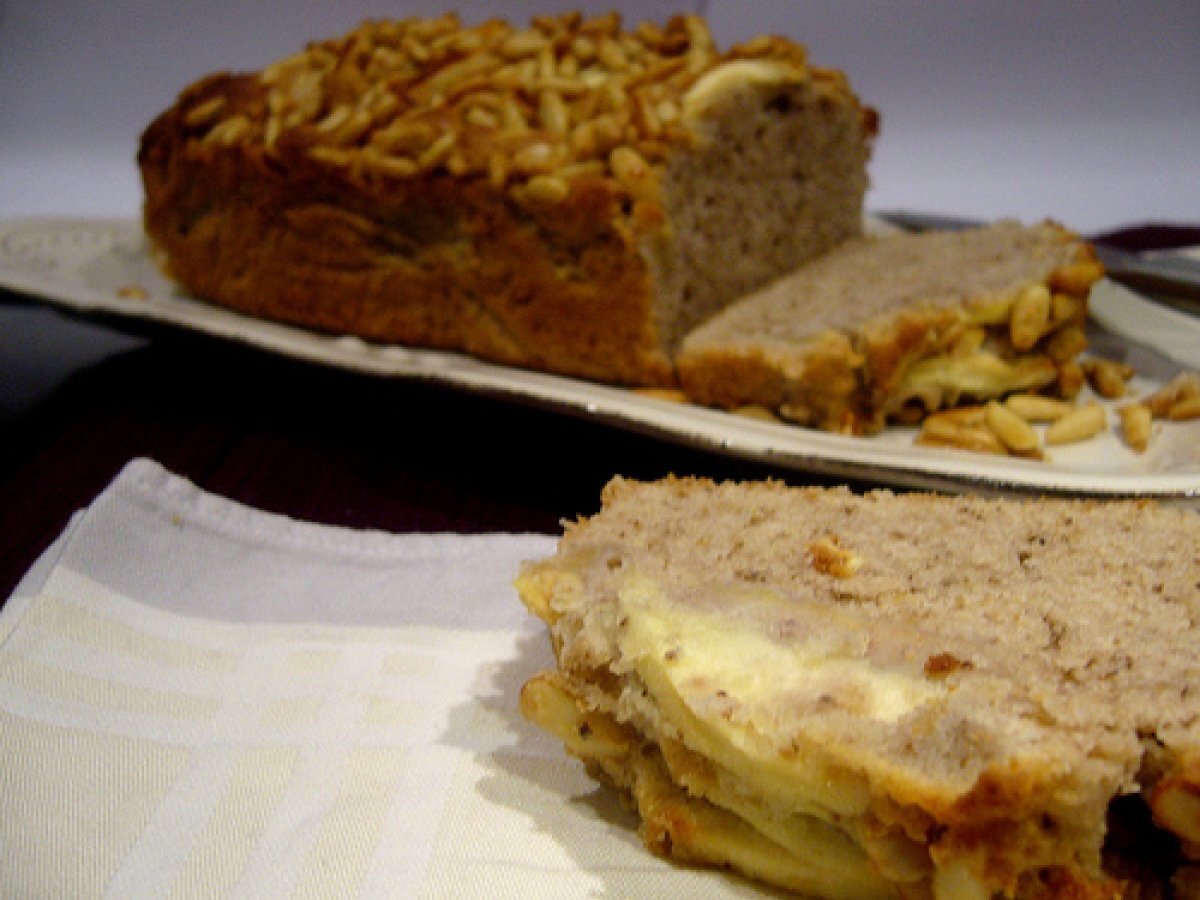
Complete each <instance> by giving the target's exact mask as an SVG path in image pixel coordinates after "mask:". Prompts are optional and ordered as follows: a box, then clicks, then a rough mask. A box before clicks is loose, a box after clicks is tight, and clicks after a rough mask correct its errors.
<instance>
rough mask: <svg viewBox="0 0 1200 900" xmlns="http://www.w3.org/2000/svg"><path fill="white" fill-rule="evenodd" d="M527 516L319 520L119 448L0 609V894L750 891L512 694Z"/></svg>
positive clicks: (533, 665)
mask: <svg viewBox="0 0 1200 900" xmlns="http://www.w3.org/2000/svg"><path fill="white" fill-rule="evenodd" d="M553 547H554V539H553V538H551V537H548V536H543V535H487V536H474V537H471V536H456V535H389V534H382V533H377V532H356V531H351V530H346V529H337V528H328V527H323V526H315V525H312V524H308V523H301V522H296V521H293V520H289V519H286V518H283V517H280V516H276V515H270V514H267V513H263V512H261V511H256V510H251V509H248V508H246V507H243V506H240V505H238V504H235V503H233V502H230V501H228V500H225V499H222V498H219V497H214V496H212V495H208V494H205V493H204V492H202V491H200V490H198V489H197V488H196V487H195V486H193V485H191V484H189V483H187V482H186V481H184V480H182V479H180V478H178V477H176V476H174V475H172V474H170V473H168V472H166V471H165V470H163V469H162V468H161V467H160V466H158V465H157V464H155V463H153V462H150V461H147V460H137V461H134V462H132V463H131V464H130V465H129V466H128V467H127V468H126V469H125V470H124V471H123V472H122V473H121V475H120V476H119V477H118V478H117V479H116V481H115V482H114V483H113V484H112V485H111V486H110V487H109V488H108V489H107V490H106V491H105V492H104V493H103V494H102V495H101V496H100V497H99V498H98V499H97V500H96V501H95V502H94V503H93V504H92V505H91V506H90V507H89V508H88V509H86V510H84V511H82V512H81V513H79V514H78V515H77V516H76V517H75V519H74V520H73V522H72V523H71V525H70V527H69V528H68V529H67V531H66V532H65V533H64V535H63V536H62V537H61V538H60V539H59V541H58V542H57V543H56V544H55V545H54V546H53V547H51V548H50V549H49V550H48V551H47V552H46V554H45V555H44V556H43V558H42V559H41V560H40V561H39V562H38V564H37V565H36V566H35V567H34V568H33V569H32V570H31V571H30V572H29V574H28V576H27V577H26V578H25V579H24V580H23V581H22V583H21V585H20V586H19V587H18V589H17V591H16V593H15V594H14V596H13V597H12V598H11V599H10V600H9V601H8V603H7V604H6V606H5V607H4V609H3V611H2V612H0V896H3V897H5V898H23V897H30V898H39V900H40V898H67V897H69V898H87V897H114V898H149V897H155V898H173V897H204V898H211V897H247V898H266V897H314V898H317V897H319V898H337V897H405V898H407V897H418V898H436V897H452V898H459V897H487V898H503V897H512V898H518V897H519V898H536V897H555V898H557V897H586V896H636V897H645V896H668V897H669V896H675V895H679V896H684V895H686V894H692V895H695V894H696V893H697V892H703V893H705V894H706V895H707V896H713V895H714V894H716V895H723V896H735V895H739V896H747V895H753V893H754V889H753V888H750V887H749V886H747V885H743V884H740V883H736V882H733V881H732V880H730V879H726V878H724V877H723V876H721V875H718V874H714V873H707V872H693V871H688V870H684V869H680V868H678V867H674V866H671V865H670V864H667V863H664V862H662V861H660V860H657V859H655V858H653V857H651V856H649V855H648V854H647V853H646V852H645V851H644V850H643V849H642V848H641V846H640V843H639V841H638V839H637V836H636V823H635V822H634V821H633V819H632V817H631V816H629V815H628V814H627V813H626V812H625V811H624V810H623V809H622V808H621V806H620V804H619V802H618V801H617V799H616V798H615V797H614V796H613V795H612V794H611V793H610V792H608V791H607V790H604V789H601V788H599V787H598V786H597V785H595V784H594V783H593V782H592V781H591V780H590V779H588V778H587V776H586V775H585V774H584V773H583V771H582V768H581V766H580V765H579V764H578V763H576V762H575V761H573V760H571V759H569V758H568V757H567V756H566V755H565V754H564V752H563V750H562V747H561V745H559V744H558V743H557V742H556V741H554V740H552V739H551V738H549V737H548V736H546V735H543V734H542V733H541V732H540V731H539V730H538V729H536V728H535V727H533V726H532V725H530V724H528V723H526V722H525V721H524V720H523V719H522V718H521V716H520V714H519V712H518V711H517V692H518V690H519V687H520V685H521V684H522V683H523V682H524V680H525V679H526V678H527V677H528V676H529V675H530V674H532V673H533V672H535V671H537V670H539V669H541V668H544V667H547V666H549V665H550V664H551V658H550V655H549V651H548V648H547V641H546V638H545V635H544V631H543V628H542V626H541V624H540V623H538V622H535V621H533V620H532V618H531V617H530V616H529V615H528V614H527V613H526V612H525V610H524V609H523V608H522V607H521V605H520V602H519V600H518V599H517V597H516V594H515V592H514V590H513V588H512V586H511V582H512V579H513V576H514V575H515V574H516V571H517V567H518V565H519V563H520V561H521V560H523V559H527V558H533V557H538V556H542V555H545V554H548V553H550V552H552V550H553Z"/></svg>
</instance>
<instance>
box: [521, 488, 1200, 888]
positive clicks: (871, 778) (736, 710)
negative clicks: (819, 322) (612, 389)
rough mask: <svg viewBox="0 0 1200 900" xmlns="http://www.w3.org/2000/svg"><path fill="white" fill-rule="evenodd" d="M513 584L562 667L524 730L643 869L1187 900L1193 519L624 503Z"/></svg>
mask: <svg viewBox="0 0 1200 900" xmlns="http://www.w3.org/2000/svg"><path fill="white" fill-rule="evenodd" d="M517 586H518V589H519V592H520V594H521V598H522V600H523V601H524V603H525V604H526V605H527V607H528V608H529V609H530V610H531V611H532V612H533V613H534V614H536V615H537V616H539V617H540V618H542V619H544V620H545V621H546V623H547V624H548V626H549V632H550V636H551V639H552V644H553V648H554V651H555V655H556V658H557V661H558V668H557V670H556V671H552V672H547V673H543V674H540V675H537V676H535V677H533V678H532V679H531V680H530V681H529V682H528V683H527V684H526V685H525V687H524V689H523V691H522V695H521V706H522V709H523V711H524V712H525V714H526V715H527V716H528V717H529V718H531V719H532V720H533V721H535V722H537V723H539V724H540V725H542V726H544V727H545V728H547V729H549V730H550V731H551V732H553V733H555V734H556V735H558V736H560V737H561V738H562V739H563V741H564V743H565V745H566V747H567V750H568V751H569V752H570V753H572V754H574V755H575V756H577V757H579V758H580V759H581V760H582V761H583V762H584V763H585V765H586V766H587V768H588V770H589V771H590V772H591V773H592V774H593V775H595V776H596V777H597V778H599V779H601V780H602V781H605V782H607V783H609V784H611V785H614V786H615V787H616V788H618V789H619V790H621V791H622V792H623V794H624V795H625V796H626V797H627V798H628V799H629V800H630V802H631V803H632V805H633V806H634V807H635V808H636V809H637V811H638V813H639V814H640V817H641V820H642V826H641V830H642V837H643V839H644V841H645V842H646V844H647V846H648V847H649V848H650V849H651V850H652V851H654V852H656V853H659V854H661V855H664V856H668V857H671V858H673V859H677V860H680V861H684V862H690V863H698V864H703V865H713V866H721V867H729V868H732V869H735V870H737V871H740V872H742V873H744V874H746V875H748V876H750V877H752V878H756V879H761V880H763V881H766V882H769V883H771V884H773V885H776V886H779V887H783V888H787V889H791V890H795V891H798V892H801V893H804V894H808V895H812V896H816V897H827V898H853V900H866V898H874V897H880V898H884V897H887V898H906V900H912V898H934V900H976V898H978V900H989V898H993V897H1008V898H1024V900H1032V898H1038V900H1042V898H1060V900H1065V898H1072V900H1076V898H1122V897H1123V898H1134V897H1138V898H1143V897H1170V896H1176V897H1192V896H1195V894H1190V893H1188V890H1189V889H1192V888H1194V887H1195V885H1196V884H1197V871H1198V870H1197V868H1196V865H1195V864H1194V861H1196V860H1197V859H1200V695H1198V689H1200V654H1198V653H1197V650H1196V648H1197V646H1198V643H1197V639H1198V637H1200V623H1198V620H1200V527H1198V525H1197V518H1196V515H1195V514H1194V513H1193V512H1191V511H1187V510H1182V509H1175V508H1167V507H1158V506H1154V505H1150V504H1146V503H1134V502H1106V503H1100V502H1081V501H1070V500H1030V501H1016V500H985V499H977V498H950V497H936V496H928V495H894V494H891V493H887V492H875V493H870V494H867V495H856V494H853V493H851V492H849V491H846V490H822V489H790V488H787V487H784V486H783V485H781V484H778V483H761V484H733V483H726V484H715V483H712V482H708V481H704V480H695V479H668V480H665V481H661V482H656V483H637V482H630V481H626V480H622V479H616V480H614V481H613V482H611V483H610V484H609V486H608V487H607V489H606V490H605V492H604V497H603V508H602V510H601V511H600V512H599V513H598V514H597V515H595V516H593V517H591V518H588V519H584V520H581V521H578V522H575V523H573V524H571V525H569V526H568V528H567V530H566V533H565V535H564V537H563V538H562V541H561V543H560V546H559V549H558V552H557V553H556V554H555V555H554V556H553V557H551V558H549V559H546V560H543V561H539V562H536V563H531V564H529V565H528V566H527V567H526V568H525V570H524V571H523V573H522V574H521V575H520V578H519V580H518V583H517ZM1189 885H1190V886H1191V888H1189ZM1172 886H1173V887H1172ZM1172 890H1174V891H1175V893H1174V894H1172V893H1171V891H1172Z"/></svg>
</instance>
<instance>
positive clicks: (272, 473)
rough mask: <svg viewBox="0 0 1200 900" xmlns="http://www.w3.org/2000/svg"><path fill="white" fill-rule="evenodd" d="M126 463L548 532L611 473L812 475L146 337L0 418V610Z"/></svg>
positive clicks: (315, 513)
mask: <svg viewBox="0 0 1200 900" xmlns="http://www.w3.org/2000/svg"><path fill="white" fill-rule="evenodd" d="M10 300H11V298H10ZM139 456H146V457H150V458H153V459H155V460H157V461H158V462H159V463H161V464H162V465H164V466H166V467H167V468H168V469H170V470H172V471H173V472H176V473H177V474H180V475H183V476H185V477H187V478H189V479H191V480H192V481H194V482H195V483H196V484H198V485H200V486H201V487H203V488H205V489H207V490H209V491H212V492H215V493H218V494H221V495H224V496H227V497H231V498H234V499H236V500H239V501H242V502H244V503H247V504H251V505H253V506H255V507H258V508H261V509H265V510H270V511H273V512H279V513H284V514H287V515H289V516H293V517H296V518H300V519H305V520H309V521H315V522H323V523H328V524H337V525H346V526H351V527H355V528H378V529H384V530H387V531H392V532H410V531H452V532H458V533H479V532H492V531H534V532H542V533H556V532H558V531H559V530H560V522H561V521H562V520H563V519H564V518H574V517H576V516H579V515H582V514H588V513H591V512H594V511H595V509H596V508H597V506H598V502H599V494H600V489H601V488H602V486H603V485H604V483H605V482H606V481H607V480H608V479H609V478H611V477H612V476H613V475H615V474H621V475H627V476H633V477H641V478H654V477H659V476H662V475H666V474H668V473H676V474H701V475H708V476H712V477H716V478H751V477H766V476H770V475H775V476H781V477H782V476H787V477H788V478H789V479H790V480H795V481H800V482H804V481H813V479H807V478H805V477H804V476H803V475H802V474H800V475H797V474H796V473H786V472H779V471H775V470H772V469H770V468H769V467H767V466H762V465H756V464H752V463H748V462H741V461H737V460H732V459H728V458H725V457H722V456H720V455H717V454H711V453H707V452H701V451H698V450H694V449H691V448H687V447H683V446H680V445H677V444H673V443H668V442H665V441H662V440H658V439H655V438H652V437H647V436H644V435H639V434H635V433H632V432H628V431H624V430H618V429H616V428H613V427H611V426H608V425H603V424H600V423H598V422H595V421H589V420H587V419H585V418H580V417H577V416H571V415H566V414H563V413H561V412H558V411H553V410H549V409H545V408H537V407H533V406H525V405H519V404H517V403H514V402H511V401H505V400H498V399H495V398H491V397H485V396H479V395H475V394H472V393H470V392H466V391H462V390H456V389H450V388H445V387H441V386H437V385H432V384H427V383H422V382H417V381H408V380H399V379H386V378H376V377H372V376H364V375H358V374H352V373H347V372H344V371H339V370H336V369H329V368H324V367H321V366H318V365H313V364H306V363H301V362H296V361H293V360H289V359H286V358H282V357H278V356H274V355H271V354H268V353H265V352H260V351H256V350H252V349H249V348H245V347H241V346H239V345H236V344H231V343H226V342H223V341H219V340H216V339H208V338H203V337H197V336H190V335H187V334H183V333H173V332H161V333H158V334H155V335H153V336H152V337H151V339H150V341H149V343H148V344H147V345H146V346H144V347H141V348H138V349H134V350H131V351H128V352H124V353H120V354H118V355H116V356H113V357H111V358H109V359H106V360H104V361H102V362H100V363H98V364H96V365H94V366H91V367H88V368H85V369H82V370H81V371H78V372H76V373H74V374H73V375H71V376H70V377H69V378H67V380H66V381H65V382H63V383H62V384H61V385H60V386H58V387H57V389H56V390H54V391H53V392H52V393H50V394H49V395H48V396H46V397H45V398H44V399H42V400H41V401H40V402H39V403H37V404H36V405H34V406H33V407H32V408H30V409H28V410H25V411H24V412H22V413H21V414H20V415H18V416H16V417H15V418H13V419H12V420H10V421H8V422H6V423H4V425H3V433H0V598H6V597H7V596H8V595H9V594H10V593H11V591H12V588H13V587H14V586H15V585H16V583H17V581H18V580H19V579H20V577H21V575H22V574H23V573H24V572H25V571H26V570H27V569H28V567H29V566H30V565H31V564H32V563H33V561H34V560H35V559H36V558H37V556H38V554H40V553H41V552H42V550H43V549H45V547H46V546H47V545H48V544H50V542H51V541H53V539H54V538H55V537H56V536H57V535H58V534H59V533H60V532H61V531H62V529H63V527H64V526H65V525H66V523H67V521H68V519H69V517H70V516H71V514H72V513H73V512H74V511H75V510H77V509H79V508H81V507H83V506H85V505H86V504H87V503H89V502H90V501H91V500H92V499H93V498H94V497H95V495H96V494H97V493H98V492H100V491H101V490H103V488H104V487H105V486H106V485H107V484H108V483H109V482H110V481H111V480H112V479H113V477H114V476H115V475H116V474H117V472H118V471H119V470H120V469H121V467H122V466H124V465H125V464H126V463H127V462H128V461H129V460H131V459H133V458H135V457H139Z"/></svg>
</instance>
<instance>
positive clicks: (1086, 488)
mask: <svg viewBox="0 0 1200 900" xmlns="http://www.w3.org/2000/svg"><path fill="white" fill-rule="evenodd" d="M36 231H42V232H45V231H50V232H52V233H56V234H59V235H66V234H68V233H72V232H73V233H86V234H91V235H92V236H93V237H97V236H99V237H103V238H104V239H106V240H108V241H109V242H110V246H109V249H108V251H106V252H111V251H112V248H113V247H115V246H117V245H124V246H126V247H128V248H132V250H133V252H137V251H138V249H139V248H140V252H141V254H142V257H141V260H140V261H141V262H143V263H147V264H151V265H152V261H151V260H150V254H149V252H148V250H147V249H146V243H145V235H144V231H143V229H142V225H141V222H140V220H138V219H135V218H128V217H105V218H78V217H62V216H26V217H19V218H14V219H7V220H3V221H0V287H2V288H5V289H7V290H9V291H12V292H14V293H16V294H20V295H24V296H28V297H31V298H33V299H35V300H40V301H44V302H49V303H51V304H53V305H55V306H57V307H60V308H65V309H67V310H69V311H73V312H76V313H79V314H82V315H85V316H97V315H99V316H104V317H112V318H115V319H116V320H118V322H131V321H140V322H149V323H154V324H158V325H165V326H171V327H175V328H184V329H187V330H189V331H191V332H194V333H200V334H204V335H207V336H210V337H214V338H218V339H225V340H233V341H237V342H239V343H242V344H245V345H249V346H252V347H255V348H257V349H259V350H263V351H266V352H271V353H276V354H280V355H283V356H287V357H290V358H294V359H298V360H301V361H304V362H310V363H316V364H321V365H328V366H335V367H337V368H340V369H343V370H349V371H355V372H359V373H362V374H367V375H375V376H380V377H390V378H405V379H417V380H424V381H430V382H434V383H438V384H442V385H446V386H450V387H455V388H459V389H465V390H469V391H472V392H475V393H479V394H487V395H492V396H496V397H501V398H504V399H507V400H510V401H514V402H524V403H527V404H534V405H537V406H541V407H546V408H550V409H553V410H557V411H561V412H563V413H566V414H573V415H578V416H584V417H587V418H589V419H591V420H593V421H601V422H603V423H604V424H607V425H610V426H613V427H620V428H624V429H626V430H631V431H638V432H641V433H644V434H647V435H649V436H652V437H655V438H657V439H660V440H665V441H672V442H675V443H677V444H684V445H687V446H691V447H694V448H697V449H701V450H705V451H708V452H714V453H717V454H719V455H723V456H727V457H732V458H740V459H743V460H747V461H754V462H759V463H763V464H766V465H769V466H772V467H779V468H781V469H787V470H791V471H797V472H800V471H803V472H810V473H815V474H820V475H823V476H831V477H835V478H845V479H848V480H853V481H858V482H872V483H875V482H877V483H878V485H879V486H880V487H884V488H892V487H895V488H908V489H926V490H933V491H940V492H946V491H964V490H968V491H975V492H984V493H1000V494H1017V495H1029V494H1031V493H1042V494H1052V495H1059V496H1069V497H1081V498H1095V499H1121V498H1143V499H1144V498H1149V499H1162V500H1175V501H1183V502H1185V503H1188V504H1190V503H1193V502H1196V501H1200V469H1197V471H1195V472H1190V471H1183V472H1152V473H1129V472H1113V471H1111V470H1102V471H1089V470H1078V469H1061V468H1058V469H1056V468H1054V467H1053V466H1052V464H1046V463H1041V462H1037V461H1030V460H1020V459H1015V458H1008V457H995V458H991V457H987V458H984V456H983V455H982V454H967V453H966V452H956V451H952V450H939V449H937V448H912V447H906V448H903V453H901V448H900V447H899V446H896V447H892V446H890V445H883V444H880V443H876V442H874V441H872V439H871V438H861V437H849V436H845V435H836V434H831V433H827V432H822V431H818V430H814V429H807V428H802V427H801V426H797V425H793V424H789V423H772V422H760V421H757V420H753V419H748V418H746V417H740V416H737V415H735V414H733V413H729V412H726V411H723V410H716V409H708V408H705V407H701V406H697V405H693V404H681V403H674V402H670V401H664V400H659V399H656V398H653V397H648V396H644V395H641V394H638V393H636V392H635V391H633V390H631V389H628V388H623V387H620V386H613V385H606V384H602V383H599V382H591V381H586V380H583V379H578V378H572V377H570V376H565V375H557V374H552V373H545V372H540V371H536V370H531V369H521V368H516V367H511V366H504V365H501V364H499V363H492V362H488V361H486V360H482V359H478V358H475V357H471V356H469V355H466V354H464V353H460V352H457V351H449V350H435V349H426V348H412V347H407V346H401V345H383V344H375V343H371V342H368V341H366V340H363V339H362V338H358V337H355V336H352V335H331V334H324V333H320V332H317V331H314V330H310V329H306V328H303V327H302V326H297V325H289V324H285V323H281V322H275V321H270V320H263V319H256V318H253V317H250V316H247V315H245V314H242V313H239V312H236V311H234V310H230V309H226V308H224V307H221V306H217V305H215V304H210V303H206V302H204V301H200V300H196V299H194V298H190V297H187V296H186V295H183V294H181V293H174V294H172V295H170V296H162V295H159V294H156V293H152V294H151V295H150V296H148V297H143V298H138V297H121V296H118V294H117V292H116V291H115V290H113V289H111V288H110V289H105V290H101V289H99V288H97V287H94V286H92V287H89V286H88V285H86V284H84V283H82V281H79V280H78V279H76V280H75V281H72V279H71V278H70V277H68V275H78V272H77V270H73V269H70V268H69V267H68V268H67V269H66V270H65V272H64V271H58V272H52V273H50V274H47V272H45V271H43V272H38V271H36V270H34V269H33V268H32V267H26V268H24V269H23V268H22V267H21V266H19V265H14V263H13V257H12V255H11V245H12V242H13V241H14V240H17V239H20V238H22V237H28V236H29V235H30V234H31V233H33V232H36ZM78 252H86V251H84V250H80V251H78ZM50 262H51V264H52V265H50V268H51V269H53V268H54V266H53V264H54V263H61V262H62V258H61V257H56V258H52V259H51V261H50ZM158 278H160V279H161V280H162V283H163V284H167V283H168V282H167V281H166V279H165V278H164V277H163V276H161V275H159V276H158ZM1108 284H1111V283H1108ZM1113 290H1116V291H1120V292H1122V293H1121V294H1120V295H1119V299H1120V302H1119V303H1114V304H1108V305H1107V306H1105V307H1103V308H1101V309H1100V310H1098V313H1097V316H1096V317H1097V319H1098V320H1099V321H1100V322H1101V323H1102V324H1103V325H1104V326H1105V327H1107V328H1109V329H1110V330H1113V331H1115V332H1116V333H1118V334H1119V335H1123V336H1126V337H1129V335H1128V332H1129V330H1130V329H1131V328H1134V329H1136V328H1138V327H1139V322H1143V321H1146V320H1147V318H1149V319H1150V320H1152V324H1153V327H1154V328H1156V329H1161V330H1163V331H1162V333H1177V332H1176V330H1177V329H1181V328H1182V329H1184V330H1185V331H1186V330H1194V331H1195V332H1196V334H1197V335H1198V338H1197V344H1198V345H1200V320H1195V321H1193V320H1192V319H1191V317H1188V316H1187V315H1186V314H1184V313H1181V312H1178V311H1175V310H1172V309H1169V308H1167V307H1165V306H1162V305H1161V304H1154V303H1153V302H1152V301H1149V300H1145V299H1142V298H1141V297H1139V296H1138V295H1136V294H1133V292H1130V291H1128V290H1126V289H1124V288H1120V287H1118V286H1115V285H1114V286H1113ZM1137 339H1138V340H1142V339H1144V336H1143V335H1140V334H1139V335H1138V338H1137ZM1173 355H1175V359H1176V361H1178V362H1179V363H1180V365H1181V367H1186V366H1188V365H1192V364H1193V361H1192V360H1190V359H1188V360H1180V359H1179V358H1178V355H1177V354H1173ZM1196 365H1200V363H1196ZM881 448H882V449H881ZM1198 508H1200V507H1198Z"/></svg>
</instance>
